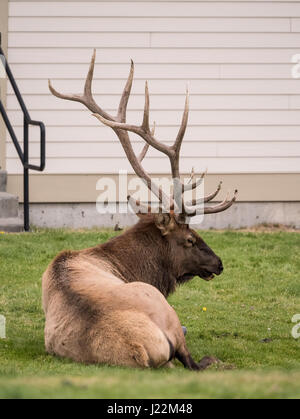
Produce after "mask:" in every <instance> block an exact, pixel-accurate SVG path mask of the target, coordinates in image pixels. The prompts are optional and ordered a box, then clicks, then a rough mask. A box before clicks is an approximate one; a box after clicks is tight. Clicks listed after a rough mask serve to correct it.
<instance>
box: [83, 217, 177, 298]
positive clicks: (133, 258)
mask: <svg viewBox="0 0 300 419" xmlns="http://www.w3.org/2000/svg"><path fill="white" fill-rule="evenodd" d="M170 252H171V249H170V247H169V244H168V241H167V240H166V239H165V238H164V237H163V236H162V235H161V233H160V231H159V230H158V228H157V227H156V226H155V224H154V222H153V219H152V217H151V216H147V217H144V219H141V220H140V221H139V222H138V223H137V224H136V225H134V226H133V227H131V228H129V229H128V230H127V231H125V232H124V233H123V234H121V235H120V236H117V237H114V238H112V239H110V240H109V241H108V242H106V243H104V244H100V245H98V246H96V247H93V248H90V249H88V253H89V254H91V255H92V256H96V257H97V258H101V259H103V260H105V261H107V262H108V263H109V264H110V265H111V266H113V267H114V274H115V275H116V276H118V277H119V278H120V279H122V280H124V281H125V282H135V281H141V280H142V281H143V282H146V283H148V284H151V285H153V286H154V287H156V288H157V289H159V290H160V292H161V293H162V294H163V295H164V296H166V297H167V296H168V295H169V294H170V293H172V292H173V291H175V288H176V273H175V272H174V260H173V261H172V259H171V258H170Z"/></svg>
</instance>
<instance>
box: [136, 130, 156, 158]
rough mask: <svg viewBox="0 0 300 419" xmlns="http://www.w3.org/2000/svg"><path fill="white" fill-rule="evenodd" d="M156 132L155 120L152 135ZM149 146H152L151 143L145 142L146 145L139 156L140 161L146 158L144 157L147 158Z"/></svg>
mask: <svg viewBox="0 0 300 419" xmlns="http://www.w3.org/2000/svg"><path fill="white" fill-rule="evenodd" d="M154 132H155V122H153V128H152V130H151V135H154ZM149 147H150V146H149V144H148V143H145V145H144V147H143V149H142V151H141V152H140V154H139V157H138V161H139V162H140V163H141V162H142V161H143V160H144V158H145V156H146V154H147V151H148V149H149Z"/></svg>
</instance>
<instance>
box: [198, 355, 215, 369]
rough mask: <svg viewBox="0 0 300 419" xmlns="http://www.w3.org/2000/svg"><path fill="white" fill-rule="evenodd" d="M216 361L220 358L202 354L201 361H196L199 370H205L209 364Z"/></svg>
mask: <svg viewBox="0 0 300 419" xmlns="http://www.w3.org/2000/svg"><path fill="white" fill-rule="evenodd" d="M218 362H220V360H219V359H218V358H216V357H215V356H204V357H203V358H202V359H201V361H200V362H199V363H198V365H199V367H200V370H205V369H206V368H208V367H209V366H210V365H212V364H217V363H218Z"/></svg>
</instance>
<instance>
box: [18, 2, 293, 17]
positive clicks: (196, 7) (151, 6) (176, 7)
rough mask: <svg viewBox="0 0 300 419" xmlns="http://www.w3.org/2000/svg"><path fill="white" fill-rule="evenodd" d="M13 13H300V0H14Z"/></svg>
mask: <svg viewBox="0 0 300 419" xmlns="http://www.w3.org/2000/svg"><path fill="white" fill-rule="evenodd" d="M10 16H11V17H16V16H20V17H22V16H29V17H32V16H40V17H45V16H58V17H64V16H67V17H72V16H79V17H88V16H106V17H124V16H127V17H143V16H145V17H149V16H151V17H187V16H188V17H195V16H199V17H281V18H282V17H300V4H299V2H284V1H282V2H264V1H262V2H253V1H248V2H237V1H236V2H215V1H211V2H209V1H208V2H204V1H199V2H186V1H181V2H103V1H99V2H88V1H81V2H63V1H61V2H48V3H47V2H46V3H44V2H31V3H30V2H24V3H18V2H11V4H10Z"/></svg>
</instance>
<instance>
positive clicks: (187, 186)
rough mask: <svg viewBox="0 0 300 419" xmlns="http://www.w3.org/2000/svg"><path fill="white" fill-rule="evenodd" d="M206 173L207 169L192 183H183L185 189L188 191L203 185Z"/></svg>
mask: <svg viewBox="0 0 300 419" xmlns="http://www.w3.org/2000/svg"><path fill="white" fill-rule="evenodd" d="M206 174H207V169H205V172H203V173H202V174H201V175H200V177H199V178H198V179H197V180H195V181H194V182H192V183H187V184H185V185H183V191H184V192H186V191H191V190H193V189H196V188H197V187H198V186H199V185H201V183H202V182H203V179H204V177H205V176H206Z"/></svg>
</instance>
